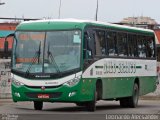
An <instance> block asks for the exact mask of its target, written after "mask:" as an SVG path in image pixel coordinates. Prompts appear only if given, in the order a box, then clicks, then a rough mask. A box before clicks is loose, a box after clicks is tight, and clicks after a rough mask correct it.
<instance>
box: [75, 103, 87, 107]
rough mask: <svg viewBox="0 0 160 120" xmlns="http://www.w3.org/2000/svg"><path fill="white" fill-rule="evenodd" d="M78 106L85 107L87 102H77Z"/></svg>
mask: <svg viewBox="0 0 160 120" xmlns="http://www.w3.org/2000/svg"><path fill="white" fill-rule="evenodd" d="M76 105H77V106H85V105H86V103H85V102H77V103H76Z"/></svg>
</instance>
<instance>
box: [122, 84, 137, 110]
mask: <svg viewBox="0 0 160 120" xmlns="http://www.w3.org/2000/svg"><path fill="white" fill-rule="evenodd" d="M138 98H139V87H138V84H137V83H134V86H133V93H132V96H131V97H126V98H121V99H120V106H121V107H131V108H135V107H136V106H137V104H138Z"/></svg>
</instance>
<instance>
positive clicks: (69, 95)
mask: <svg viewBox="0 0 160 120" xmlns="http://www.w3.org/2000/svg"><path fill="white" fill-rule="evenodd" d="M75 94H76V92H75V91H74V92H70V93H69V94H68V97H72V96H74V95H75Z"/></svg>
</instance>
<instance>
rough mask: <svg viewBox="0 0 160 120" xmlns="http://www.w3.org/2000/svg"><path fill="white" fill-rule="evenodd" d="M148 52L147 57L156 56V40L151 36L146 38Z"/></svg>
mask: <svg viewBox="0 0 160 120" xmlns="http://www.w3.org/2000/svg"><path fill="white" fill-rule="evenodd" d="M146 54H147V57H151V58H152V57H154V42H153V38H151V37H149V38H148V39H147V40H146Z"/></svg>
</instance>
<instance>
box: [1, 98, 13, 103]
mask: <svg viewBox="0 0 160 120" xmlns="http://www.w3.org/2000/svg"><path fill="white" fill-rule="evenodd" d="M8 102H13V100H12V99H0V103H8Z"/></svg>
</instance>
